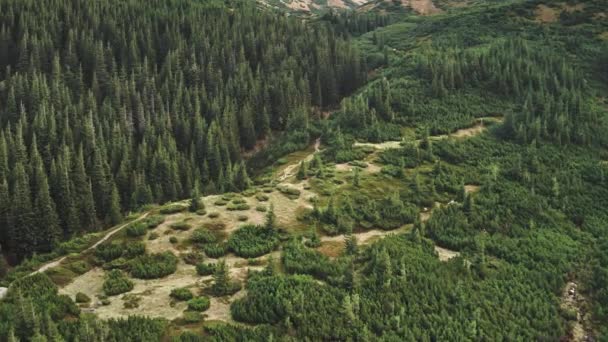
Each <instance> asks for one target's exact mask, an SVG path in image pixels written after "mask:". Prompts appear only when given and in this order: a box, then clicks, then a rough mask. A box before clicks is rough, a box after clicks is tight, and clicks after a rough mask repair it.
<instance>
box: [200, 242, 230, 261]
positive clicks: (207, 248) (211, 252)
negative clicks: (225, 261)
mask: <svg viewBox="0 0 608 342" xmlns="http://www.w3.org/2000/svg"><path fill="white" fill-rule="evenodd" d="M202 248H203V251H204V252H205V254H207V256H208V257H210V258H215V259H217V258H221V257H223V256H224V255H226V253H228V245H227V244H225V243H209V244H205V245H203V246H202Z"/></svg>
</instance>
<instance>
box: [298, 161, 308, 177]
mask: <svg viewBox="0 0 608 342" xmlns="http://www.w3.org/2000/svg"><path fill="white" fill-rule="evenodd" d="M306 164H307V163H306V162H305V161H302V162H300V167H299V168H298V173H297V174H296V178H297V179H299V180H303V179H305V178H306V175H307V173H308V171H307V167H306Z"/></svg>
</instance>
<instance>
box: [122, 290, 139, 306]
mask: <svg viewBox="0 0 608 342" xmlns="http://www.w3.org/2000/svg"><path fill="white" fill-rule="evenodd" d="M122 300H123V301H124V303H123V306H124V308H125V309H135V308H138V307H139V302H140V301H141V297H139V296H137V295H134V294H131V293H130V294H126V295H124V296H122Z"/></svg>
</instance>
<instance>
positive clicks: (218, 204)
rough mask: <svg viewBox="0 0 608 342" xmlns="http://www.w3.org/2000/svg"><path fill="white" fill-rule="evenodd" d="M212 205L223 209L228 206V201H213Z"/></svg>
mask: <svg viewBox="0 0 608 342" xmlns="http://www.w3.org/2000/svg"><path fill="white" fill-rule="evenodd" d="M213 204H215V205H217V206H218V207H223V206H225V205H226V204H228V201H224V200H222V199H219V200H217V201H215V202H214V203H213Z"/></svg>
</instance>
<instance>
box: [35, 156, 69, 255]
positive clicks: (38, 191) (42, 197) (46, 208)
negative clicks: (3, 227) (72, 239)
mask: <svg viewBox="0 0 608 342" xmlns="http://www.w3.org/2000/svg"><path fill="white" fill-rule="evenodd" d="M34 156H37V153H35V154H34ZM43 167H44V166H43V164H42V160H41V159H40V158H39V156H38V157H36V158H35V159H34V168H35V169H34V181H33V184H34V189H35V198H34V215H35V218H36V223H35V224H36V226H37V228H38V232H37V237H38V245H37V246H36V250H37V251H42V252H50V251H51V250H52V249H53V248H54V247H55V246H56V244H57V243H58V242H59V240H60V238H61V235H62V234H61V228H60V226H59V218H58V217H57V212H56V210H55V208H56V207H55V203H54V202H53V199H52V198H51V195H50V193H49V184H48V181H47V176H46V173H45V172H44V170H43Z"/></svg>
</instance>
